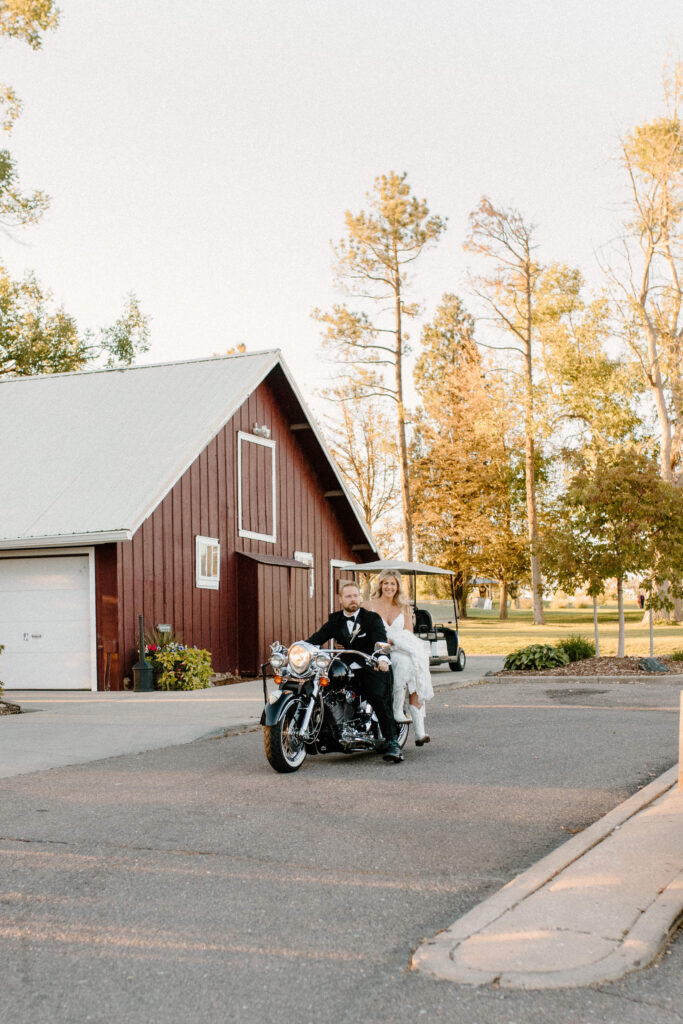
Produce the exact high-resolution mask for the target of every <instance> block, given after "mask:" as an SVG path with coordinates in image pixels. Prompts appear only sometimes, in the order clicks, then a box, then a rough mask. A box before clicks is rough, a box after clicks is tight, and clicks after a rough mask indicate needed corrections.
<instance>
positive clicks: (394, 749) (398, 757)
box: [382, 742, 403, 764]
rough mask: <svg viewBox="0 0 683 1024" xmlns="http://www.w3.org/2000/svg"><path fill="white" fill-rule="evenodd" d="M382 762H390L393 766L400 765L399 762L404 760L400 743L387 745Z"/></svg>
mask: <svg viewBox="0 0 683 1024" xmlns="http://www.w3.org/2000/svg"><path fill="white" fill-rule="evenodd" d="M382 760H383V761H389V762H390V763H392V764H399V762H400V761H402V760H403V754H402V753H401V748H400V747H399V745H398V743H395V742H394V743H392V742H388V743H387V746H386V750H385V751H384V753H383V754H382Z"/></svg>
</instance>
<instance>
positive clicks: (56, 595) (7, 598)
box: [0, 555, 92, 690]
mask: <svg viewBox="0 0 683 1024" xmlns="http://www.w3.org/2000/svg"><path fill="white" fill-rule="evenodd" d="M0 643H3V644H5V650H4V652H3V653H2V654H1V655H0V679H2V681H3V683H4V684H5V687H6V689H11V690H89V689H91V681H92V670H91V629H90V574H89V559H88V555H55V556H52V557H42V556H41V557H35V558H0Z"/></svg>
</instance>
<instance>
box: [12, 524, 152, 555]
mask: <svg viewBox="0 0 683 1024" xmlns="http://www.w3.org/2000/svg"><path fill="white" fill-rule="evenodd" d="M132 537H133V531H132V530H109V531H108V532H107V533H74V534H69V535H68V536H67V535H66V534H63V533H58V534H55V535H54V536H46V537H15V538H14V539H13V540H0V551H19V550H22V551H23V550H24V549H25V548H45V549H46V551H47V550H48V549H49V551H50V552H52V553H53V554H54V552H56V551H63V553H64V554H69V553H71V554H75V553H76V552H75V548H73V547H65V545H72V544H81V545H83V544H88V545H90V544H113V543H116V542H117V541H120V540H131V539H132ZM50 541H53V542H55V543H58V544H60V545H61V547H60V548H54V547H50Z"/></svg>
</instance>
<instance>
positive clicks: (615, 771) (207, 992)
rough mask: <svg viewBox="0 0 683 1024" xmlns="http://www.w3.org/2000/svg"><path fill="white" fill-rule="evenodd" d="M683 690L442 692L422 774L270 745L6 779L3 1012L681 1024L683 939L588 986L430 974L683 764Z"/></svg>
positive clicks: (0, 797)
mask: <svg viewBox="0 0 683 1024" xmlns="http://www.w3.org/2000/svg"><path fill="white" fill-rule="evenodd" d="M678 700H679V690H678V689H677V688H674V687H672V686H670V685H667V684H666V683H661V682H656V683H648V684H637V685H626V684H624V685H619V684H612V685H609V684H607V685H601V686H590V685H578V684H563V683H558V682H556V681H546V682H544V683H538V682H537V683H533V684H527V685H520V684H515V683H491V684H487V685H483V686H475V687H471V688H469V689H464V690H458V691H453V692H451V693H448V694H441V695H438V696H437V698H436V699H435V700H434V702H433V704H432V707H431V709H430V731H431V733H432V737H433V742H432V743H431V744H430V745H429V746H428V747H425V748H423V750H422V751H417V750H415V749H414V748H411V749H410V751H409V757H408V758H407V760H406V762H405V763H404V764H403V765H400V766H388V765H385V764H384V763H383V762H381V761H379V760H378V759H376V758H370V757H356V758H343V757H341V756H339V757H328V758H319V759H310V761H308V762H307V763H306V765H305V766H304V768H303V769H302V770H301V771H300V772H298V773H297V774H295V775H291V776H279V775H276V774H275V773H274V772H272V770H271V769H270V768H269V766H268V765H267V763H266V761H265V758H264V756H263V751H262V744H261V737H260V735H259V734H258V733H254V732H252V733H246V734H244V735H240V736H233V737H230V738H227V739H214V740H205V741H199V742H195V743H191V744H188V745H186V746H182V747H173V748H167V749H162V750H156V751H152V752H148V753H145V754H138V755H133V756H123V757H117V758H111V759H108V760H105V761H99V762H93V763H90V764H84V765H76V766H73V767H65V768H57V769H54V770H51V771H45V772H39V773H35V774H30V775H23V776H18V777H16V778H9V779H5V780H3V781H2V782H0V823H1V824H0V856H1V857H2V885H1V888H2V895H1V896H0V963H1V964H2V974H1V980H2V984H1V985H0V1019H2V1020H3V1021H4V1020H7V1021H11V1022H12V1024H29V1022H31V1024H43V1022H45V1024H47V1022H48V1021H49V1022H50V1024H80V1022H82V1021H83V1022H85V1021H95V1022H98V1024H99V1022H101V1024H105V1022H106V1024H110V1022H111V1021H113V1020H116V1021H117V1024H129V1022H130V1024H133V1022H135V1024H157V1022H158V1024H162V1022H163V1024H175V1022H178V1024H180V1022H183V1024H186V1022H188V1021H193V1022H194V1021H198V1022H207V1024H213V1022H214V1021H216V1022H218V1021H229V1022H232V1021H239V1022H240V1024H252V1022H253V1024H256V1022H259V1024H271V1022H272V1024H276V1022H277V1024H281V1022H282V1021H286V1020H292V1021H296V1022H301V1024H307V1022H311V1024H313V1022H316V1024H328V1022H329V1024H332V1022H349V1024H356V1022H358V1024H361V1022H363V1024H415V1022H418V1021H420V1020H423V1019H424V1020H428V1021H433V1022H438V1024H442V1022H443V1024H446V1022H449V1024H451V1022H455V1024H461V1022H462V1024H465V1022H467V1024H479V1022H481V1024H484V1022H486V1024H513V1022H516V1024H546V1022H547V1024H550V1022H552V1024H565V1022H566V1024H593V1022H595V1024H598V1022H601V1024H617V1022H618V1024H646V1022H647V1024H673V1022H674V1021H676V1022H678V1024H680V1021H681V1020H682V1019H683V1014H682V1012H681V1009H680V1008H681V1006H683V982H682V980H681V979H682V978H683V953H682V952H681V944H680V943H679V944H674V945H673V946H672V947H671V949H670V950H669V951H668V952H667V953H666V954H665V955H664V956H663V957H662V960H661V963H660V964H659V965H657V966H655V967H652V968H650V969H648V970H646V971H643V972H641V973H639V974H637V975H633V976H631V978H629V979H626V980H625V981H623V982H621V983H619V984H616V985H610V986H606V987H603V988H600V989H589V990H582V991H575V990H572V991H564V992H536V993H522V992H513V991H503V990H496V989H493V988H485V989H478V988H477V989H475V988H469V987H467V986H456V985H451V984H449V983H446V982H439V981H434V980H432V979H430V978H427V977H424V976H421V975H419V974H417V973H411V972H408V970H407V964H408V962H409V959H410V951H411V949H413V948H414V947H415V946H416V945H417V944H418V943H419V942H420V940H421V939H422V938H424V937H425V936H429V935H433V934H435V932H437V931H438V930H439V929H440V928H443V927H445V926H447V925H448V924H450V923H451V922H452V921H453V920H454V919H455V918H456V917H457V916H458V915H460V914H462V913H464V912H465V911H466V910H468V909H470V908H471V907H472V906H474V905H475V904H476V903H478V902H479V901H480V900H481V899H483V898H485V897H486V896H488V895H490V894H491V893H492V892H494V891H495V890H497V889H498V888H499V887H500V886H501V885H502V884H503V883H505V882H506V881H508V880H509V879H510V878H511V877H513V876H514V875H516V874H517V873H518V872H519V871H521V870H522V869H524V868H526V867H527V866H528V865H529V864H531V863H533V862H534V861H536V860H537V859H538V858H539V857H541V856H543V855H544V854H545V853H547V852H548V851H549V850H551V849H553V848H554V847H556V846H557V845H558V844H559V843H561V842H562V841H563V840H564V839H565V838H566V837H568V836H569V835H570V834H572V833H574V832H575V831H576V830H577V829H580V828H581V827H583V826H585V825H586V824H588V823H589V822H591V821H593V820H595V819H596V818H598V817H599V816H601V815H602V814H604V813H605V812H606V811H607V810H609V809H610V808H611V807H613V806H614V805H615V804H616V803H618V802H619V801H621V800H623V799H625V798H626V797H627V796H628V795H629V794H630V793H632V792H634V791H635V790H636V789H637V788H638V786H641V785H644V784H646V783H647V782H649V781H650V780H651V779H652V778H653V777H655V776H656V775H658V774H659V773H660V772H662V771H663V770H665V769H666V768H668V767H669V766H670V765H671V764H673V763H674V762H675V760H676V756H677V726H678V714H677V710H678ZM3 1004H4V1005H3Z"/></svg>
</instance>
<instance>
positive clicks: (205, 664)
mask: <svg viewBox="0 0 683 1024" xmlns="http://www.w3.org/2000/svg"><path fill="white" fill-rule="evenodd" d="M146 653H147V659H148V661H150V662H151V663H152V665H153V666H154V685H155V686H156V688H157V689H158V690H202V689H205V688H206V687H207V686H210V685H211V675H212V669H211V653H210V651H204V650H198V649H197V648H196V647H183V646H181V645H180V644H169V645H168V646H167V647H162V648H157V649H156V650H148V651H147V652H146Z"/></svg>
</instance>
